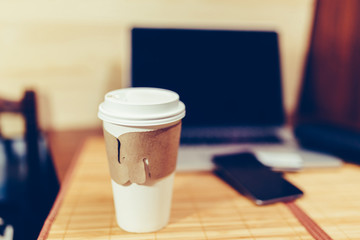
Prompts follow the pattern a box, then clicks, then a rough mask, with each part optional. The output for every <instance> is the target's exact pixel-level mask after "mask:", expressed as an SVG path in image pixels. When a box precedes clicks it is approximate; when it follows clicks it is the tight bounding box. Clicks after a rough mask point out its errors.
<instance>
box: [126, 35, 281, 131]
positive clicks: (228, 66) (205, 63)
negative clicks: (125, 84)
mask: <svg viewBox="0 0 360 240" xmlns="http://www.w3.org/2000/svg"><path fill="white" fill-rule="evenodd" d="M131 61H132V64H131V68H132V69H131V71H132V73H131V74H132V86H134V87H159V88H166V89H170V90H173V91H175V92H177V93H178V94H179V95H180V99H181V100H182V101H183V102H184V103H185V105H186V117H185V119H184V120H183V125H184V126H264V125H266V126H276V125H281V124H283V122H284V112H283V103H282V90H281V74H280V59H279V47H278V38H277V34H276V33H275V32H260V31H259V32H257V31H227V30H194V29H149V28H146V29H145V28H134V29H133V30H132V60H131Z"/></svg>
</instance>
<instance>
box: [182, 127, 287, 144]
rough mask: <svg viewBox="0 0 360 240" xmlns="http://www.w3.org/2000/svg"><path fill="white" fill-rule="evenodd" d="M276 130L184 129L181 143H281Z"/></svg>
mask: <svg viewBox="0 0 360 240" xmlns="http://www.w3.org/2000/svg"><path fill="white" fill-rule="evenodd" d="M281 142H282V140H281V138H279V137H278V136H277V135H276V134H275V133H274V132H259V131H258V132H253V131H243V130H238V129H233V130H232V129H227V130H224V129H212V130H196V131H183V132H182V134H181V144H183V145H193V144H231V143H264V144H266V143H269V144H270V143H271V144H273V143H281Z"/></svg>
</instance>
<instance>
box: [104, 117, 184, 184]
mask: <svg viewBox="0 0 360 240" xmlns="http://www.w3.org/2000/svg"><path fill="white" fill-rule="evenodd" d="M180 130H181V122H180V123H177V124H176V125H173V126H171V127H167V128H161V129H157V130H153V131H147V132H128V133H124V134H121V135H120V136H118V137H115V136H113V135H111V134H110V133H109V132H107V131H106V130H105V129H104V137H105V142H106V152H107V156H108V161H109V169H110V175H111V178H112V180H114V181H115V182H116V183H118V184H121V185H125V184H129V183H137V184H139V185H151V184H153V183H154V182H156V180H159V179H161V178H163V177H166V176H168V175H169V174H171V173H172V172H174V171H175V168H176V158H177V151H178V146H179V139H180Z"/></svg>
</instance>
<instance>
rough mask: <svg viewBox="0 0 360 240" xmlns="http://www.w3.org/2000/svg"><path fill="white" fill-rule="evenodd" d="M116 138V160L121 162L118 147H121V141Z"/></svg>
mask: <svg viewBox="0 0 360 240" xmlns="http://www.w3.org/2000/svg"><path fill="white" fill-rule="evenodd" d="M116 140H117V144H118V145H117V152H118V154H117V156H118V162H119V163H120V164H121V161H120V147H121V143H120V140H119V139H117V138H116Z"/></svg>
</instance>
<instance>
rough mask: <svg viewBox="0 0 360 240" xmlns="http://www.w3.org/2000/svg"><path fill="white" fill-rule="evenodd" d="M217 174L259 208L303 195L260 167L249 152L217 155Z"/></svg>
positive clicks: (278, 174) (279, 175) (286, 182)
mask: <svg viewBox="0 0 360 240" xmlns="http://www.w3.org/2000/svg"><path fill="white" fill-rule="evenodd" d="M213 161H214V163H215V165H216V166H217V170H216V173H217V174H218V175H219V176H220V177H221V178H223V179H224V180H225V181H227V182H228V183H229V184H230V185H232V186H233V187H234V188H235V189H237V190H238V191H239V192H241V193H242V194H244V195H246V196H248V197H249V198H251V199H252V200H253V201H255V203H256V204H258V205H264V204H269V203H274V202H279V201H291V200H293V199H296V198H298V197H300V196H302V195H303V192H302V191H301V190H300V189H298V188H297V187H295V186H294V185H293V184H291V183H290V182H288V181H287V180H286V179H284V178H283V177H282V174H281V173H279V172H274V171H272V170H271V169H270V168H269V167H267V166H265V165H263V164H262V163H261V162H260V161H258V160H257V158H256V157H255V156H254V155H253V154H252V153H239V154H232V155H224V156H216V157H215V158H214V160H213Z"/></svg>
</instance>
